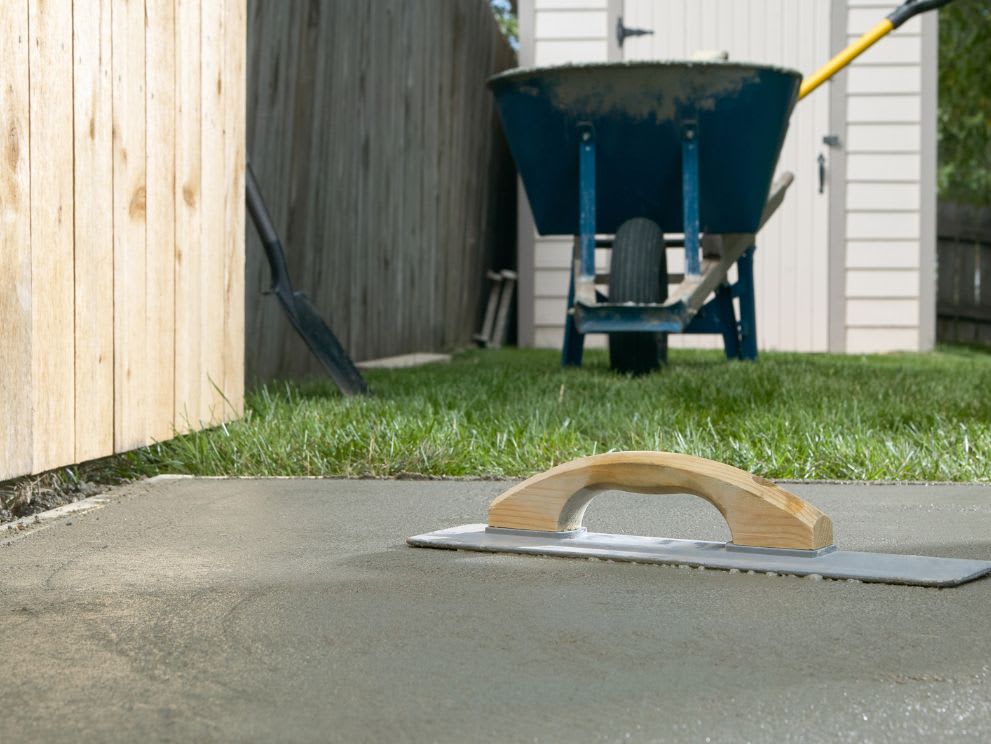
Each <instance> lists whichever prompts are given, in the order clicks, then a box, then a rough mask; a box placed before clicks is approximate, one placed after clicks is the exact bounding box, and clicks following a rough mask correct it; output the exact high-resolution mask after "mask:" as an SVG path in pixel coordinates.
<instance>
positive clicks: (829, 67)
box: [798, 0, 952, 101]
mask: <svg viewBox="0 0 991 744" xmlns="http://www.w3.org/2000/svg"><path fill="white" fill-rule="evenodd" d="M950 2H952V0H905V2H904V3H902V4H901V5H899V6H898V7H897V8H895V9H894V10H893V11H891V12H890V13H889V14H888V16H887V17H886V18H884V19H882V20H880V21H878V23H877V25H876V26H874V28H872V29H871V30H870V31H868V32H867V33H865V34H864V35H863V36H861V37H860V38H859V39H857V40H856V41H855V42H853V43H852V44H850V46H848V47H847V48H846V49H844V50H843V51H842V52H840V53H839V54H837V55H836V56H835V57H833V58H832V59H831V60H829V62H827V63H826V64H824V65H823V66H822V67H820V68H819V69H818V70H816V71H815V73H814V74H812V75H809V77H807V78H805V80H803V81H802V87H801V88H800V89H799V91H798V100H800V101H801V100H802V99H803V98H805V96H807V95H808V94H809V93H811V92H812V91H814V90H815V89H816V88H818V87H819V86H820V85H822V84H823V83H825V82H826V81H827V80H829V79H830V78H831V77H833V75H835V74H836V73H837V72H839V71H840V70H842V69H843V68H844V67H846V66H847V65H848V64H850V63H851V62H853V60H855V59H856V58H857V57H859V56H860V55H861V54H863V53H864V52H866V51H867V50H868V49H870V47H872V46H873V45H874V44H875V43H876V42H877V41H878V40H880V39H882V38H884V37H885V36H887V35H888V34H889V33H890V32H891V31H893V30H894V29H896V28H898V27H899V26H901V25H902V24H903V23H905V21H907V20H908V19H909V18H912V17H913V16H917V15H918V14H919V13H925V12H926V11H928V10H936V9H938V8H942V7H943V6H944V5H948V4H949V3H950Z"/></svg>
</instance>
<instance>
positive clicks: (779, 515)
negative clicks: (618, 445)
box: [488, 452, 833, 550]
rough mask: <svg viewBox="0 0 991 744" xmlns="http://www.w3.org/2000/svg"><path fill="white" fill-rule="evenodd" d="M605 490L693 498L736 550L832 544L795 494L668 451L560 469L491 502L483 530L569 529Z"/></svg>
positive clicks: (824, 521) (826, 523)
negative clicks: (719, 521) (717, 518)
mask: <svg viewBox="0 0 991 744" xmlns="http://www.w3.org/2000/svg"><path fill="white" fill-rule="evenodd" d="M609 490H617V491H630V492H632V493H645V494H668V493H689V494H693V495H695V496H699V497H700V498H703V499H705V500H706V501H708V502H709V503H710V504H712V505H713V506H715V507H716V509H718V510H719V513H720V514H722V515H723V518H724V519H725V520H726V523H727V525H728V526H729V530H730V534H731V535H732V540H733V543H734V544H736V545H747V546H754V547H764V548H787V549H793V550H794V549H798V550H818V549H819V548H825V547H828V546H830V545H832V544H833V523H832V521H831V520H830V519H829V517H827V516H826V515H825V514H823V513H822V512H821V511H819V510H818V509H816V508H815V507H814V506H812V505H811V504H809V503H807V502H806V501H803V500H802V499H800V498H799V497H798V496H796V495H795V494H793V493H791V492H789V491H786V490H785V489H783V488H781V487H780V486H777V485H775V484H774V483H772V482H771V481H769V480H765V479H764V478H760V477H758V476H756V475H752V474H751V473H748V472H746V471H745V470H740V469H738V468H734V467H732V466H730V465H724V464H723V463H720V462H715V461H713V460H705V459H703V458H701V457H692V456H691V455H680V454H675V453H671V452H610V453H608V454H604V455H595V456H593V457H583V458H581V459H579V460H572V461H571V462H568V463H565V464H563V465H558V466H557V467H556V468H552V469H550V470H548V471H546V472H543V473H540V474H538V475H535V476H533V477H532V478H530V479H529V480H526V481H524V482H523V483H520V484H519V485H517V486H514V487H513V488H510V489H509V490H508V491H506V492H505V493H503V494H502V495H501V496H498V497H496V499H495V501H493V502H492V504H491V505H490V506H489V521H488V524H489V527H503V528H509V529H517V530H539V531H543V532H565V531H569V530H575V529H578V528H580V527H581V526H582V519H583V517H584V515H585V509H586V508H587V507H588V504H589V502H590V501H591V500H592V498H593V497H594V496H595V495H596V494H597V493H600V492H602V491H609Z"/></svg>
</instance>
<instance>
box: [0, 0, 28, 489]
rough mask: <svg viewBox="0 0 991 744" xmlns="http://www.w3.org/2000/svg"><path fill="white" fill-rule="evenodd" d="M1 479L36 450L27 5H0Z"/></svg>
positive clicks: (22, 468) (20, 468)
mask: <svg viewBox="0 0 991 744" xmlns="http://www.w3.org/2000/svg"><path fill="white" fill-rule="evenodd" d="M0 28H2V29H3V30H4V32H3V33H0V136H2V138H3V139H2V148H0V153H2V156H0V287H2V290H0V341H2V342H3V348H2V349H0V354H2V355H3V362H2V363H0V403H2V409H0V410H2V411H3V415H2V416H0V477H2V476H3V475H4V473H7V474H12V473H26V472H28V471H29V470H30V469H31V463H32V461H33V459H34V458H33V454H34V436H33V431H34V412H33V398H34V384H33V376H32V366H33V365H32V360H33V357H34V353H33V343H32V341H33V334H32V317H31V316H32V309H33V304H32V296H31V168H30V159H29V157H28V153H29V141H30V140H29V131H30V130H29V116H30V114H29V103H28V101H29V99H30V94H29V86H28V56H29V52H28V49H29V46H30V45H29V43H28V6H27V2H20V3H15V2H3V3H0Z"/></svg>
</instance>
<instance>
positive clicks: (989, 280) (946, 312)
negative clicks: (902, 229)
mask: <svg viewBox="0 0 991 744" xmlns="http://www.w3.org/2000/svg"><path fill="white" fill-rule="evenodd" d="M937 229H938V235H939V242H938V244H937V260H938V272H939V283H938V285H937V294H936V314H937V325H936V339H937V341H939V342H941V343H951V344H953V343H956V344H977V345H980V346H987V347H991V208H989V207H984V208H978V207H971V206H968V205H963V204H950V203H946V202H941V203H940V205H939V221H938V227H937Z"/></svg>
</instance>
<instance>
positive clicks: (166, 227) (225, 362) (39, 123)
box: [0, 0, 247, 480]
mask: <svg viewBox="0 0 991 744" xmlns="http://www.w3.org/2000/svg"><path fill="white" fill-rule="evenodd" d="M246 23H247V10H246V7H245V0H202V2H201V0H3V1H2V2H0V137H2V141H0V148H2V149H0V480H2V479H4V478H10V477H14V476H18V475H23V474H27V473H35V472H41V471H43V470H47V469H50V468H54V467H57V466H61V465H66V464H70V463H76V462H81V461H83V460H89V459H92V458H96V457H100V456H104V455H109V454H112V453H113V452H120V451H122V450H127V449H131V448H134V447H137V446H140V445H144V444H147V443H149V442H152V441H156V440H163V439H167V438H169V437H171V436H173V434H174V432H175V431H176V430H177V429H178V430H184V429H186V428H189V427H194V428H197V427H199V426H200V425H203V424H212V423H217V422H219V421H221V420H223V419H227V418H232V417H235V416H238V415H240V412H241V408H242V392H243V380H244V363H243V353H244V351H243V341H244V333H243V322H244V321H243V317H244V316H243V296H244V289H243V288H244V284H243V282H244V273H243V271H244V196H243V194H244V185H243V184H244V181H243V178H244V170H243V169H244V128H245V114H244V110H245V95H246V92H245V83H244V80H245V58H244V54H245V28H246Z"/></svg>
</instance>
